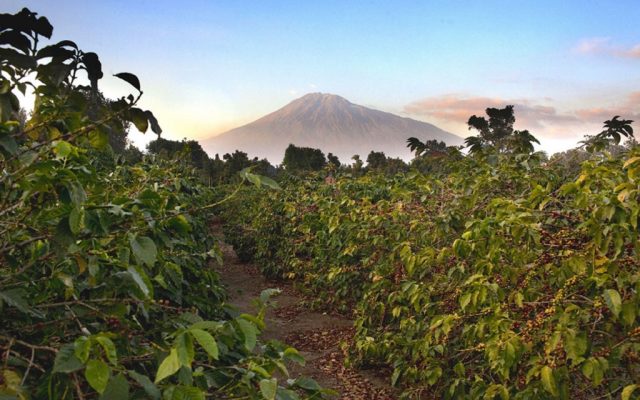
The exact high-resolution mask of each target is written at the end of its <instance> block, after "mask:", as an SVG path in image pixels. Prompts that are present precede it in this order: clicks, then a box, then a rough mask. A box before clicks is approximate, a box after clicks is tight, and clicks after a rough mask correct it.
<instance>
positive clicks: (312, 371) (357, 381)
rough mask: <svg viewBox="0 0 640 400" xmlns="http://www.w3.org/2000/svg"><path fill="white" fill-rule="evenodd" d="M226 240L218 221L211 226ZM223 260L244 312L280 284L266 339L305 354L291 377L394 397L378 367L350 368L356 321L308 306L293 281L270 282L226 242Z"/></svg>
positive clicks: (349, 393)
mask: <svg viewBox="0 0 640 400" xmlns="http://www.w3.org/2000/svg"><path fill="white" fill-rule="evenodd" d="M212 230H213V232H214V234H215V235H216V236H220V239H221V240H223V238H222V233H221V227H220V225H219V223H215V224H214V225H213V226H212ZM221 248H222V252H223V256H224V263H223V265H222V266H221V267H218V268H217V270H218V271H219V273H220V279H221V281H222V283H223V284H224V285H225V286H226V288H227V291H228V294H229V303H230V304H231V305H232V306H234V307H236V308H237V309H238V310H239V311H240V312H247V313H255V312H256V310H255V309H254V306H253V304H252V300H253V299H255V298H257V297H259V296H260V293H261V292H262V291H263V290H264V289H268V288H278V289H281V290H282V293H281V294H280V295H278V296H277V297H276V298H275V301H276V305H275V307H272V308H270V309H269V310H268V311H267V313H266V317H265V323H266V326H267V327H266V329H265V330H264V332H263V334H262V336H261V338H262V340H272V339H275V340H279V341H281V342H284V343H287V344H288V345H290V346H293V347H295V348H296V349H297V350H298V351H299V352H300V354H301V355H302V356H303V357H304V358H305V360H306V364H305V366H298V365H291V366H289V367H290V373H291V375H292V378H295V377H297V376H299V375H304V376H307V377H310V378H313V379H315V380H316V381H317V382H318V383H319V384H320V385H322V386H323V387H326V388H331V389H334V390H336V391H337V392H338V393H340V396H339V397H338V398H339V399H345V400H346V399H349V400H360V399H362V400H389V399H395V398H396V394H395V391H394V390H393V389H392V388H391V387H390V386H389V384H388V379H386V378H383V377H380V376H377V375H376V374H374V371H370V370H366V371H365V370H358V369H355V368H353V367H345V366H344V360H345V353H346V352H347V351H348V347H349V346H350V345H351V343H352V342H353V321H352V320H350V319H348V318H345V317H343V316H339V315H330V314H328V313H323V312H317V311H312V310H309V309H307V308H306V307H305V306H304V304H305V302H304V297H303V296H302V295H301V294H300V293H299V292H298V291H297V290H296V289H295V288H294V287H293V286H292V285H291V284H290V283H289V282H274V281H269V280H267V279H266V278H264V277H263V276H262V274H261V273H260V271H259V270H258V269H257V268H256V266H254V265H252V264H247V263H242V262H240V260H238V257H237V256H236V254H235V252H234V251H233V248H232V247H231V246H230V245H228V244H226V243H224V242H222V243H221Z"/></svg>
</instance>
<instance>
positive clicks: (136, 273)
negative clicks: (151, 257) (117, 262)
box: [127, 265, 153, 297]
mask: <svg viewBox="0 0 640 400" xmlns="http://www.w3.org/2000/svg"><path fill="white" fill-rule="evenodd" d="M127 272H128V273H129V275H131V279H133V281H134V282H135V283H136V285H138V287H139V288H140V291H141V292H142V294H143V295H144V297H149V293H151V292H152V289H153V286H152V284H151V281H150V280H149V277H148V276H147V274H146V272H144V270H143V269H142V267H141V266H139V265H130V266H129V267H128V268H127Z"/></svg>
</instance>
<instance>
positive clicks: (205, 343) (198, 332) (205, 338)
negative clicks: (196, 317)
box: [189, 328, 218, 360]
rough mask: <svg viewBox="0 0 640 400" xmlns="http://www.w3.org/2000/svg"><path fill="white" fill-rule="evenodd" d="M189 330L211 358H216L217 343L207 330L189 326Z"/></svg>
mask: <svg viewBox="0 0 640 400" xmlns="http://www.w3.org/2000/svg"><path fill="white" fill-rule="evenodd" d="M189 332H190V333H191V334H192V335H193V337H194V338H195V339H196V341H197V342H198V344H199V345H200V346H201V347H202V348H203V349H204V350H205V351H206V352H207V354H209V355H210V356H211V358H213V359H214V360H217V359H218V344H217V343H216V340H215V339H214V338H213V336H211V334H210V333H209V332H207V331H204V330H202V329H197V328H191V329H190V330H189Z"/></svg>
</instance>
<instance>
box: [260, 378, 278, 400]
mask: <svg viewBox="0 0 640 400" xmlns="http://www.w3.org/2000/svg"><path fill="white" fill-rule="evenodd" d="M259 385H260V393H262V396H264V398H265V399H266V400H275V398H276V392H277V390H278V381H277V380H276V378H271V379H262V380H261V381H260V384H259Z"/></svg>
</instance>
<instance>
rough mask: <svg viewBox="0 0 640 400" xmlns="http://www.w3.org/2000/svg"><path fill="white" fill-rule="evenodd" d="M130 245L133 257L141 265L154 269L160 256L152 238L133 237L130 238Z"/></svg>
mask: <svg viewBox="0 0 640 400" xmlns="http://www.w3.org/2000/svg"><path fill="white" fill-rule="evenodd" d="M129 244H130V245H131V251H132V252H133V255H134V256H135V257H136V259H137V260H138V262H139V263H142V264H146V265H147V266H149V267H153V264H154V263H155V262H156V258H157V256H158V250H157V249H156V244H155V243H154V242H153V240H151V238H149V237H146V236H131V237H130V238H129Z"/></svg>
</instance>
